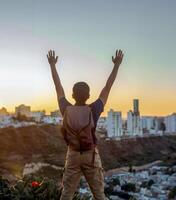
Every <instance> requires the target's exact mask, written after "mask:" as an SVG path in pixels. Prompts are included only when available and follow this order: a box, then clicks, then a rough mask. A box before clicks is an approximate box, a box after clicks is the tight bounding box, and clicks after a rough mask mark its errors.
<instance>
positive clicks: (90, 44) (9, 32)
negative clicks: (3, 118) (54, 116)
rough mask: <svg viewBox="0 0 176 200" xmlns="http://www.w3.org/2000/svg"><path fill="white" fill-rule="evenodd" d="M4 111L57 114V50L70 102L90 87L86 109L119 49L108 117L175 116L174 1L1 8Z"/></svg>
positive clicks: (0, 99) (22, 1)
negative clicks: (136, 112)
mask: <svg viewBox="0 0 176 200" xmlns="http://www.w3.org/2000/svg"><path fill="white" fill-rule="evenodd" d="M0 3H1V4H0V26H1V31H0V108H1V107H2V106H4V107H6V108H7V109H8V111H10V112H14V109H15V106H17V105H19V104H22V103H23V104H26V105H31V108H32V110H41V109H45V110H46V111H47V112H49V111H52V110H55V109H58V105H57V99H56V93H55V88H54V84H53V81H52V77H51V73H50V68H49V65H48V63H47V59H46V54H47V51H48V50H49V49H55V51H56V53H57V54H58V56H59V62H58V64H57V69H58V72H59V75H60V78H61V81H62V84H63V86H64V89H65V93H66V96H67V98H68V99H69V100H70V101H72V102H73V100H72V98H71V94H72V86H73V84H74V83H75V82H77V81H86V82H87V83H88V84H89V85H90V88H91V98H90V100H89V102H92V101H94V100H96V98H97V97H98V95H99V93H100V91H101V89H102V88H103V86H104V85H105V83H106V80H107V78H108V76H109V73H110V72H111V70H112V67H113V64H112V62H111V56H112V55H113V54H114V52H115V50H116V49H119V48H121V49H122V50H123V51H124V54H125V55H124V61H123V64H122V65H121V67H120V70H119V73H118V77H117V80H116V81H115V83H114V85H113V88H112V90H111V93H110V96H109V100H108V103H107V105H106V107H105V112H104V114H106V112H107V110H109V109H110V108H113V109H114V110H118V111H122V112H123V116H125V115H126V112H127V111H128V110H129V109H132V100H133V99H134V98H138V99H139V100H140V112H141V114H142V115H168V114H171V113H172V112H174V111H175V112H176V92H175V90H176V20H175V19H176V12H175V10H176V1H174V0H170V1H166V0H125V1H124V0H89V1H86V0H74V1H73V0H69V1H68V0H63V1H60V0H50V1H49V0H29V1H27V0H15V1H12V0H0Z"/></svg>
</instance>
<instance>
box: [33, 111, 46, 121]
mask: <svg viewBox="0 0 176 200" xmlns="http://www.w3.org/2000/svg"><path fill="white" fill-rule="evenodd" d="M30 116H31V117H32V118H33V119H34V120H35V121H36V122H40V121H41V119H42V117H44V116H45V110H43V111H33V112H31V114H30Z"/></svg>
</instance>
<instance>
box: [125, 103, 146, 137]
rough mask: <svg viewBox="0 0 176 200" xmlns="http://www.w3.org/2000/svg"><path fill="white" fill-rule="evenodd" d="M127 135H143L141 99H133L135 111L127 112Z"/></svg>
mask: <svg viewBox="0 0 176 200" xmlns="http://www.w3.org/2000/svg"><path fill="white" fill-rule="evenodd" d="M127 135H129V136H142V128H141V119H140V112H139V100H138V99H134V100H133V111H132V110H130V111H129V112H128V113H127Z"/></svg>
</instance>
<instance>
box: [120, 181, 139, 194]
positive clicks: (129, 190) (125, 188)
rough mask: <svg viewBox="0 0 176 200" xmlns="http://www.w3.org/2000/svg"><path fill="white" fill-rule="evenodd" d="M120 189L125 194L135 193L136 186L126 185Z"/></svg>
mask: <svg viewBox="0 0 176 200" xmlns="http://www.w3.org/2000/svg"><path fill="white" fill-rule="evenodd" d="M121 189H122V190H124V191H126V192H136V185H135V184H133V183H126V184H124V185H122V186H121Z"/></svg>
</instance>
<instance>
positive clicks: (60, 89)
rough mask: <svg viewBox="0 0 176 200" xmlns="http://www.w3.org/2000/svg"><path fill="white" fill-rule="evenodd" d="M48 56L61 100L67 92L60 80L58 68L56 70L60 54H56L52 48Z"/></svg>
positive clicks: (58, 96)
mask: <svg viewBox="0 0 176 200" xmlns="http://www.w3.org/2000/svg"><path fill="white" fill-rule="evenodd" d="M47 58H48V62H49V64H50V67H51V73H52V77H53V81H54V85H55V88H56V93H57V99H58V101H59V99H60V98H61V97H64V96H65V93H64V89H63V87H62V84H61V82H60V78H59V75H58V73H57V70H56V63H57V59H58V56H55V52H54V51H51V50H50V51H49V52H48V55H47Z"/></svg>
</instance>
